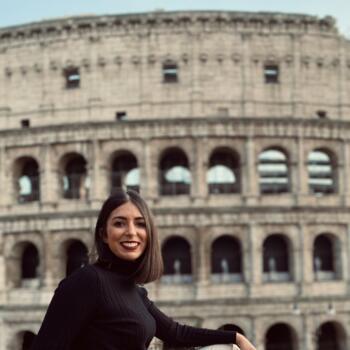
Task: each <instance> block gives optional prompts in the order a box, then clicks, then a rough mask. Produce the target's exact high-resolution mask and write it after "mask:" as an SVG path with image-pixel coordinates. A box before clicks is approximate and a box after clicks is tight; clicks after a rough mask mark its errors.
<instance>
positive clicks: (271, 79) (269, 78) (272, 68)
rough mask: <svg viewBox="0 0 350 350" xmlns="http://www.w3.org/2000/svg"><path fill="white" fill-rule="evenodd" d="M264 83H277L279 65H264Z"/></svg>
mask: <svg viewBox="0 0 350 350" xmlns="http://www.w3.org/2000/svg"><path fill="white" fill-rule="evenodd" d="M264 76H265V84H278V83H279V67H278V66H277V65H276V64H266V65H265V67H264Z"/></svg>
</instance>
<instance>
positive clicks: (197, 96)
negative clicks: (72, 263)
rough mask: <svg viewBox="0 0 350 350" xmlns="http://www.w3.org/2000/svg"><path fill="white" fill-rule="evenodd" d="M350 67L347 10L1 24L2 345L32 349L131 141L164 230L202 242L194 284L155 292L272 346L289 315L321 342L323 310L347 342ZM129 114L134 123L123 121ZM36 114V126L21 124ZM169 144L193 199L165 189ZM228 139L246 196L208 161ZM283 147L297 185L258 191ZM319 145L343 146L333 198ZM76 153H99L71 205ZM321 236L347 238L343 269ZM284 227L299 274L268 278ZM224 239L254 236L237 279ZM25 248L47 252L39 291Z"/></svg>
mask: <svg viewBox="0 0 350 350" xmlns="http://www.w3.org/2000/svg"><path fill="white" fill-rule="evenodd" d="M167 60H172V61H173V62H176V63H177V64H178V74H179V81H178V83H173V84H165V83H164V82H163V76H162V64H163V63H164V62H166V61H167ZM349 60H350V51H349V43H348V42H347V41H346V39H345V38H343V37H341V36H339V35H338V33H337V30H336V28H335V25H334V23H333V21H332V20H331V19H329V18H325V19H317V18H314V17H311V16H296V15H281V14H246V13H227V12H193V13H187V12H181V13H173V14H171V13H169V14H168V13H156V14H145V15H132V16H106V17H91V18H87V17H82V18H75V19H63V20H57V21H48V22H42V23H37V24H31V25H26V26H19V27H12V28H4V29H1V30H0V184H1V185H0V189H1V194H2V195H1V196H0V233H1V234H0V306H1V311H0V349H1V350H5V349H6V350H7V349H13V350H17V349H18V350H19V349H20V348H19V344H17V343H16V342H19V340H18V339H19V334H21V332H23V331H32V332H34V333H36V332H37V331H38V329H39V326H40V323H41V321H42V318H43V315H44V312H45V309H46V307H47V304H48V302H49V300H50V298H51V296H52V292H53V290H54V288H55V286H56V285H57V283H58V282H59V280H60V279H62V278H63V277H64V275H65V257H64V246H65V244H66V243H67V242H68V241H69V240H72V239H79V240H80V241H82V242H84V243H85V244H86V246H89V247H91V245H92V240H93V237H92V232H93V228H94V223H95V219H96V215H97V212H98V209H99V207H100V205H101V203H102V202H103V200H104V199H105V198H106V196H107V195H108V194H109V191H110V169H111V162H112V156H113V154H115V153H116V152H118V151H121V150H128V151H130V152H131V153H132V154H134V155H135V157H136V159H137V163H138V166H139V168H140V172H141V184H140V187H141V193H142V194H143V196H144V197H145V198H146V200H147V201H148V202H149V203H150V205H151V207H152V209H153V211H154V212H155V215H156V220H157V223H158V225H159V229H160V236H161V241H162V242H164V241H165V240H166V239H167V238H168V237H170V236H172V235H174V234H176V235H179V236H182V237H185V238H186V240H187V241H188V242H189V244H190V246H191V258H192V266H193V276H194V282H193V283H192V284H189V285H181V284H180V285H171V286H170V285H166V284H162V283H155V284H152V285H150V286H149V288H148V289H149V295H150V297H151V298H152V299H153V300H155V301H156V302H157V304H159V306H160V307H161V309H162V310H164V311H165V312H166V313H167V314H169V315H172V316H173V317H175V318H176V319H179V320H182V321H184V322H186V323H189V324H193V325H199V326H204V327H209V328H217V327H219V326H221V325H223V324H226V323H234V324H236V325H238V326H240V327H241V328H242V329H243V330H244V331H245V333H246V335H247V336H248V337H249V338H250V339H252V340H253V341H254V342H255V343H256V344H257V346H258V349H264V342H265V336H266V332H267V330H268V329H269V327H270V326H272V325H273V324H276V323H279V322H283V323H287V324H288V325H290V326H291V327H292V328H293V330H294V332H295V334H296V344H297V347H296V348H297V349H305V350H311V349H312V350H313V349H316V345H315V337H316V331H317V329H318V327H319V326H320V325H321V324H322V323H323V322H325V321H334V322H338V324H340V325H341V326H342V328H343V329H344V330H345V333H346V334H347V335H350V328H349V324H350V322H349V321H350V319H349V316H350V300H349V280H350V269H349V267H350V260H349V255H348V252H349V249H350V227H349V222H350V214H349V205H350V186H349V184H348V182H349V180H348V179H349V174H350V158H349V157H350V120H349V118H350V113H349V112H350V107H349V104H348V102H347V101H348V100H349V98H350V95H349V94H350V89H349V88H350V86H349V84H350V83H349V78H350V65H349ZM265 63H274V64H277V65H278V67H279V70H280V81H279V83H277V84H265V82H264V74H263V73H264V64H265ZM72 65H73V66H77V67H79V69H80V75H81V87H80V88H78V89H66V88H65V81H64V77H63V75H62V72H63V69H64V68H65V67H69V66H72ZM117 111H126V112H127V118H126V119H124V120H119V121H116V120H115V113H116V112H117ZM316 111H326V112H327V116H326V117H323V119H322V120H321V119H320V118H319V117H318V116H317V115H316ZM179 118H181V119H182V121H181V123H179V121H178V119H179ZM23 119H29V120H30V127H25V128H21V124H20V122H21V120H23ZM171 146H176V147H178V148H180V149H182V150H183V151H184V152H185V154H186V156H187V158H188V160H189V169H190V172H191V174H192V184H191V192H190V195H182V196H176V197H174V196H172V197H168V196H160V195H159V184H158V173H159V159H160V157H161V155H162V154H163V151H164V150H165V149H167V148H168V147H171ZM221 146H224V147H227V148H228V149H231V150H234V151H235V152H236V153H237V154H238V155H239V158H240V170H241V177H242V179H241V183H242V189H241V191H240V192H239V193H234V194H226V195H214V194H210V193H209V192H208V186H207V183H206V174H207V170H208V167H209V157H210V155H211V154H212V151H213V150H214V149H216V148H217V147H221ZM269 147H275V148H278V149H283V150H284V152H285V154H286V155H287V159H288V169H289V170H288V171H289V176H290V179H291V188H290V191H289V192H288V193H283V194H279V195H277V194H276V195H262V194H261V193H260V191H259V174H258V158H259V154H261V152H262V151H263V150H265V149H268V148H269ZM314 149H327V150H329V151H330V153H331V154H332V155H333V156H332V167H333V170H334V173H335V174H336V184H337V186H336V191H335V193H333V194H329V195H326V196H315V195H314V194H311V193H310V192H309V188H308V171H307V157H308V154H309V153H310V152H311V151H312V150H314ZM72 152H75V153H78V154H80V155H82V156H83V157H84V158H85V159H86V162H87V172H88V176H89V178H90V179H91V184H90V188H89V192H88V194H87V195H86V197H85V198H84V199H81V200H67V199H63V198H62V183H61V177H62V158H63V157H64V156H65V155H67V154H69V153H72ZM22 157H32V158H33V159H35V160H36V161H37V163H38V165H39V170H40V193H41V196H40V200H39V201H35V202H31V203H18V201H17V194H18V193H17V192H18V188H17V186H18V184H17V182H16V181H17V179H16V174H17V170H16V166H17V165H16V164H17V161H18V160H19V159H22ZM325 232H326V233H328V234H331V235H332V236H334V238H335V239H337V241H338V242H339V247H340V248H339V251H337V266H338V267H339V269H338V272H339V274H338V276H337V279H334V280H332V281H315V278H314V272H313V260H312V259H313V258H312V250H313V242H314V240H315V237H316V236H317V235H319V234H321V233H325ZM275 233H280V234H283V235H284V236H285V237H286V239H287V241H288V246H289V255H290V266H291V281H288V282H284V283H278V284H276V283H266V282H264V281H263V273H262V254H263V251H262V250H263V248H262V245H263V241H264V239H265V238H266V237H267V236H269V235H271V234H275ZM223 234H228V235H231V236H233V237H236V238H237V239H238V240H239V241H240V243H241V246H242V254H243V273H242V275H243V282H241V283H231V284H216V283H213V282H212V280H211V276H210V275H211V271H210V252H211V244H212V242H213V241H214V239H215V238H217V237H219V236H221V235H223ZM25 242H31V243H33V244H35V246H36V248H37V249H38V251H39V257H40V274H39V275H40V278H39V279H38V281H37V282H38V284H37V285H36V286H35V287H34V288H33V286H32V288H24V287H23V286H22V287H21V286H19V285H18V276H19V257H20V251H21V244H23V243H25ZM175 298H176V303H174V299H175Z"/></svg>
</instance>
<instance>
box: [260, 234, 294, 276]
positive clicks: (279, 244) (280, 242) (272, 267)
mask: <svg viewBox="0 0 350 350" xmlns="http://www.w3.org/2000/svg"><path fill="white" fill-rule="evenodd" d="M288 250H289V249H288V244H287V241H286V238H285V237H284V236H283V235H280V234H274V235H271V236H269V237H267V238H266V239H265V241H264V244H263V270H264V274H263V280H264V282H285V281H289V280H290V279H291V273H290V268H289V251H288Z"/></svg>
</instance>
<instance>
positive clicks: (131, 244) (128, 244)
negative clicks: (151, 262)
mask: <svg viewBox="0 0 350 350" xmlns="http://www.w3.org/2000/svg"><path fill="white" fill-rule="evenodd" d="M120 244H121V245H122V247H123V248H124V249H126V250H130V251H132V250H136V249H137V248H138V246H139V245H140V243H139V242H133V241H130V242H127V241H125V242H120Z"/></svg>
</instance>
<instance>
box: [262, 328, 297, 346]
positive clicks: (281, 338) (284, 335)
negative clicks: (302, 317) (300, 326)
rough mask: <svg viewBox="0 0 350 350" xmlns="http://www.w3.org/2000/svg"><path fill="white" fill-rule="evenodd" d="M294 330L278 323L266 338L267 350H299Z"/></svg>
mask: <svg viewBox="0 0 350 350" xmlns="http://www.w3.org/2000/svg"><path fill="white" fill-rule="evenodd" d="M295 338H296V337H295V332H294V330H293V329H292V328H291V327H290V326H289V325H287V324H285V323H277V324H275V325H273V326H272V327H270V328H269V330H268V331H267V333H266V337H265V349H266V350H276V349H283V350H294V349H296V348H297V343H296V339H295Z"/></svg>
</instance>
